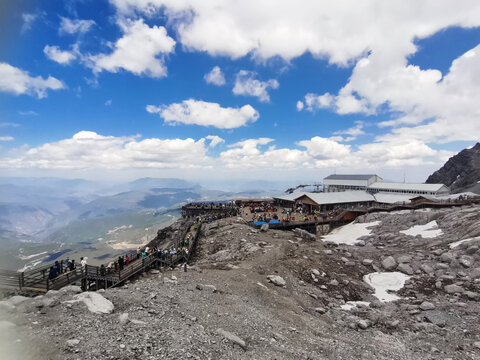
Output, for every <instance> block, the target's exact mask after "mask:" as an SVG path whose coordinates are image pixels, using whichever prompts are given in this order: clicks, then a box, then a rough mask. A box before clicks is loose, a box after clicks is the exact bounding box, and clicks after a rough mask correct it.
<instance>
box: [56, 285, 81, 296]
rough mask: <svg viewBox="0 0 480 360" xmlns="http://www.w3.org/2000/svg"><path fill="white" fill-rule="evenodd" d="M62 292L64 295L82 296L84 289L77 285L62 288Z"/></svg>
mask: <svg viewBox="0 0 480 360" xmlns="http://www.w3.org/2000/svg"><path fill="white" fill-rule="evenodd" d="M60 292H61V293H64V294H80V293H81V292H82V288H81V287H80V286H76V285H68V286H65V287H63V288H61V289H60Z"/></svg>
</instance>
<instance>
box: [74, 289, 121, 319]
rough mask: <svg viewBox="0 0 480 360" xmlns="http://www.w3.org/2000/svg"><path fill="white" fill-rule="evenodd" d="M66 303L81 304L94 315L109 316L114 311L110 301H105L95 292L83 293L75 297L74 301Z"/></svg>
mask: <svg viewBox="0 0 480 360" xmlns="http://www.w3.org/2000/svg"><path fill="white" fill-rule="evenodd" d="M66 302H67V303H72V302H83V303H84V304H85V305H87V308H88V310H89V311H90V312H92V313H94V314H110V313H111V312H112V311H113V309H114V306H113V304H112V302H111V301H110V300H107V299H105V298H104V297H103V296H102V295H100V294H99V293H96V292H84V293H81V294H78V295H75V296H74V300H70V301H66Z"/></svg>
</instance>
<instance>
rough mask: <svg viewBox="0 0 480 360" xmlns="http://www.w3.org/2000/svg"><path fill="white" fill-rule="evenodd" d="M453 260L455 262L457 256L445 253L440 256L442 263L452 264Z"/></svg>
mask: <svg viewBox="0 0 480 360" xmlns="http://www.w3.org/2000/svg"><path fill="white" fill-rule="evenodd" d="M453 260H455V255H454V254H452V253H448V252H446V253H443V254H442V255H440V261H441V262H444V263H451V262H452V261H453Z"/></svg>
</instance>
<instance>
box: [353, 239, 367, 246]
mask: <svg viewBox="0 0 480 360" xmlns="http://www.w3.org/2000/svg"><path fill="white" fill-rule="evenodd" d="M355 245H357V246H365V241H363V240H358V241H357V242H356V243H355Z"/></svg>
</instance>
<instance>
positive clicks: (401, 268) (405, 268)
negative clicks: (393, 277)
mask: <svg viewBox="0 0 480 360" xmlns="http://www.w3.org/2000/svg"><path fill="white" fill-rule="evenodd" d="M397 270H398V271H400V272H402V273H404V274H407V275H413V269H412V267H411V266H410V265H408V264H406V263H401V264H400V265H398V266H397Z"/></svg>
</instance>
